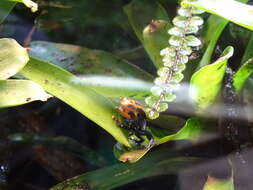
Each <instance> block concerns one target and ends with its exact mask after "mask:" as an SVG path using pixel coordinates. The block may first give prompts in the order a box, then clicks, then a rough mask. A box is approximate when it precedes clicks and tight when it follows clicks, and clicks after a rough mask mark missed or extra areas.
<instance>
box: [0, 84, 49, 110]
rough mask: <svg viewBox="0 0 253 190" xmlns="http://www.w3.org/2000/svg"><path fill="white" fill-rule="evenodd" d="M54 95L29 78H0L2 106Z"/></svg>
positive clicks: (0, 103)
mask: <svg viewBox="0 0 253 190" xmlns="http://www.w3.org/2000/svg"><path fill="white" fill-rule="evenodd" d="M50 97H52V96H51V95H49V94H47V93H46V92H45V91H44V90H43V88H42V87H41V86H39V85H38V84H36V83H35V82H33V81H29V80H0V108H4V107H11V106H17V105H21V104H26V103H29V102H32V101H35V100H41V101H46V100H47V99H48V98H50Z"/></svg>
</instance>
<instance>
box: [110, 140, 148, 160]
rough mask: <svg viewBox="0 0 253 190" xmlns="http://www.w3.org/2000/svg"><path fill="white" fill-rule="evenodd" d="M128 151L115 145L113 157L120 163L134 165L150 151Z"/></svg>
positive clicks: (146, 149) (118, 144)
mask: <svg viewBox="0 0 253 190" xmlns="http://www.w3.org/2000/svg"><path fill="white" fill-rule="evenodd" d="M151 148H152V147H150V148H144V149H133V150H131V149H128V148H127V147H125V146H123V145H121V144H120V143H117V144H116V145H114V151H113V152H114V156H115V157H116V158H117V159H118V160H119V161H121V162H129V163H135V162H137V161H139V160H140V159H141V158H142V157H143V156H144V155H145V154H146V153H147V152H148V151H149V150H150V149H151Z"/></svg>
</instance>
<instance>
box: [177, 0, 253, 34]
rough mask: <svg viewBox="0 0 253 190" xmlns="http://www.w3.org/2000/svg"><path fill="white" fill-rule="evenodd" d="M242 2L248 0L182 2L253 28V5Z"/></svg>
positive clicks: (196, 0)
mask: <svg viewBox="0 0 253 190" xmlns="http://www.w3.org/2000/svg"><path fill="white" fill-rule="evenodd" d="M241 2H247V0H240V2H238V1H235V0H219V1H214V0H194V1H192V0H184V1H182V3H181V4H182V5H190V6H193V7H196V8H199V9H202V10H205V11H206V12H209V13H211V14H215V15H218V16H221V17H223V18H225V19H227V20H229V21H231V22H234V23H236V24H238V25H241V26H243V27H245V28H248V29H250V30H253V20H252V17H253V6H251V5H246V4H244V3H241ZM224 7H226V8H225V9H224ZM238 10H240V11H238Z"/></svg>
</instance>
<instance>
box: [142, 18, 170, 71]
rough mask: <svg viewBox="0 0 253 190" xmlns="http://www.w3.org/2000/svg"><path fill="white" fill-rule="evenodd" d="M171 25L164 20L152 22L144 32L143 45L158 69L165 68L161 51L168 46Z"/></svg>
mask: <svg viewBox="0 0 253 190" xmlns="http://www.w3.org/2000/svg"><path fill="white" fill-rule="evenodd" d="M170 28H171V24H169V23H168V22H166V21H163V20H152V21H151V23H150V24H149V25H147V26H146V27H145V28H144V30H143V45H144V48H145V50H146V51H147V53H148V55H149V57H150V59H151V60H152V62H153V63H154V65H155V66H156V67H157V68H160V67H162V66H163V61H162V59H163V57H162V56H161V55H160V51H161V50H162V49H164V48H166V47H167V46H168V39H169V37H170V36H169V34H168V30H169V29H170Z"/></svg>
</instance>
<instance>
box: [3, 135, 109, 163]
mask: <svg viewBox="0 0 253 190" xmlns="http://www.w3.org/2000/svg"><path fill="white" fill-rule="evenodd" d="M8 140H9V142H10V143H14V144H22V145H27V144H30V145H44V146H47V147H50V148H54V149H58V150H62V151H66V152H70V153H72V154H74V155H75V156H77V157H79V158H80V159H81V160H83V161H86V162H88V163H90V164H92V165H94V166H99V167H102V166H105V165H106V160H105V159H104V158H103V157H102V156H100V155H99V154H98V153H96V152H95V151H93V150H92V149H90V148H88V147H86V146H84V145H82V144H80V143H79V142H77V141H76V140H74V139H71V138H69V137H65V136H57V137H51V136H45V135H40V134H28V133H16V134H12V135H9V136H8Z"/></svg>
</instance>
